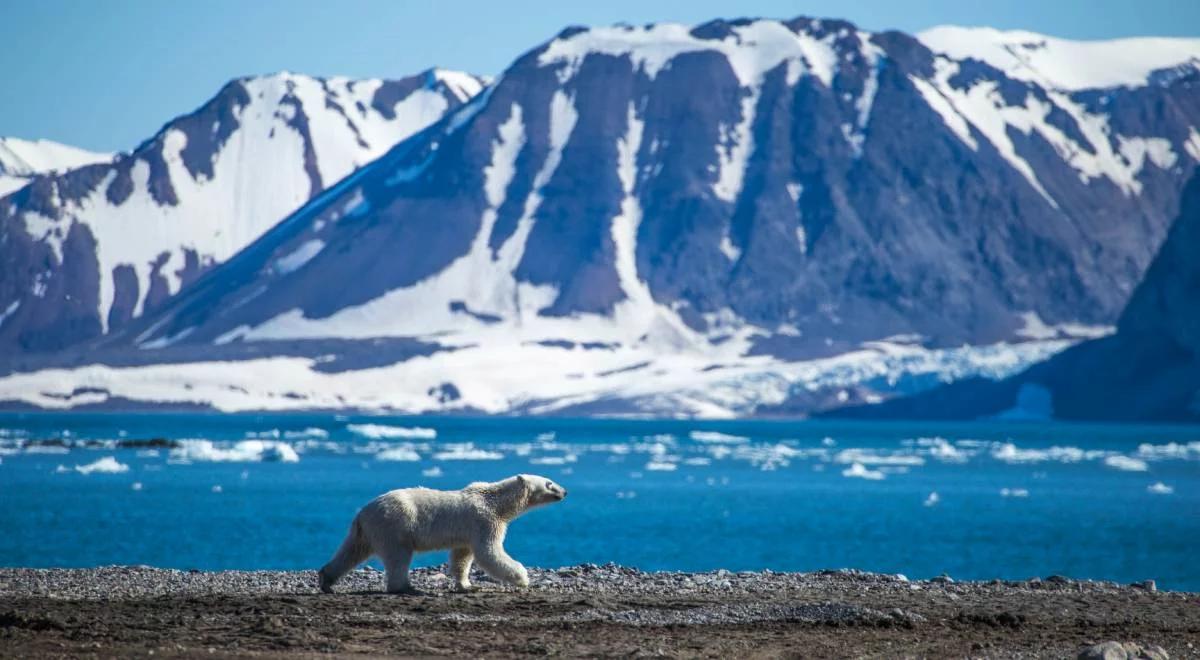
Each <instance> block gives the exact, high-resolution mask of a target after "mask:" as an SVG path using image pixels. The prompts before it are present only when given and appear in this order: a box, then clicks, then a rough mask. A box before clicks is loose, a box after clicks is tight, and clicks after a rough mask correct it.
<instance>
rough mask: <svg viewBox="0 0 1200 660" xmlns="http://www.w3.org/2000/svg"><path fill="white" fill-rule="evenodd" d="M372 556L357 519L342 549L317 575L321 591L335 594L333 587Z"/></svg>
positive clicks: (343, 542)
mask: <svg viewBox="0 0 1200 660" xmlns="http://www.w3.org/2000/svg"><path fill="white" fill-rule="evenodd" d="M370 556H371V544H370V543H369V542H368V541H367V538H366V536H365V535H363V533H362V525H361V524H360V523H359V522H358V519H357V518H355V519H354V522H353V523H351V525H350V532H349V533H348V534H346V539H345V540H344V541H342V545H341V547H339V548H338V551H337V552H336V553H335V554H334V555H333V559H330V560H329V563H328V564H325V565H324V566H322V567H321V570H320V571H318V572H317V575H318V576H320V578H321V583H320V587H321V591H324V592H325V593H327V594H331V593H333V585H334V584H335V583H336V582H337V581H338V580H340V579H342V576H343V575H345V574H346V573H349V572H350V571H352V570H354V567H355V566H358V565H359V564H361V563H363V562H364V561H366V560H367V558H368V557H370Z"/></svg>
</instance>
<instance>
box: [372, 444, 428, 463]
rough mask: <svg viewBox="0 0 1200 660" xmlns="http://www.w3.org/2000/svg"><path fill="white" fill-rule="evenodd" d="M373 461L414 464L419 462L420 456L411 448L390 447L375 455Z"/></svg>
mask: <svg viewBox="0 0 1200 660" xmlns="http://www.w3.org/2000/svg"><path fill="white" fill-rule="evenodd" d="M375 460H377V461H396V462H407V463H414V462H416V461H419V460H421V455H420V454H418V453H417V452H416V451H415V450H414V449H413V448H412V447H391V448H389V449H384V450H383V451H381V452H379V453H378V454H375Z"/></svg>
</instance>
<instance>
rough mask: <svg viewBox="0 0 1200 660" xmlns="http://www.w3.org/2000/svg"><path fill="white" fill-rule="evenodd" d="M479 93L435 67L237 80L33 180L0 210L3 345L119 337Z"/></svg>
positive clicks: (45, 345)
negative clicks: (361, 75) (121, 141)
mask: <svg viewBox="0 0 1200 660" xmlns="http://www.w3.org/2000/svg"><path fill="white" fill-rule="evenodd" d="M481 88H482V84H481V82H480V81H479V80H478V79H476V78H474V77H472V76H469V75H466V74H462V73H457V72H448V71H440V70H433V71H429V72H427V73H424V74H421V75H418V76H413V77H410V78H404V79H401V80H349V79H345V78H330V79H318V78H311V77H307V76H301V75H296V74H291V73H281V74H276V75H269V76H261V77H252V78H243V79H239V80H234V81H232V82H230V83H229V84H227V85H226V86H225V87H224V88H223V89H221V91H220V93H218V94H217V95H216V96H215V97H214V98H213V99H212V100H210V101H209V102H208V103H206V104H205V105H204V106H203V107H201V108H200V109H198V110H197V111H195V112H194V113H192V114H189V115H186V116H183V117H179V118H177V119H175V120H172V121H171V122H170V123H168V124H167V125H166V126H164V127H163V128H162V130H160V131H159V133H158V134H157V135H155V136H154V137H153V138H151V139H150V140H148V141H146V142H145V143H144V144H142V145H141V146H139V147H138V148H137V149H135V150H134V151H133V152H132V153H130V154H122V155H120V156H118V157H117V158H116V159H115V160H111V162H103V163H97V164H94V165H88V166H84V167H78V168H76V169H73V170H70V171H68V172H60V173H57V174H53V175H45V176H38V177H34V178H33V179H32V180H31V182H30V183H29V184H28V185H27V186H25V187H24V188H23V189H21V190H19V191H17V192H14V193H12V194H11V195H10V196H9V197H7V198H6V199H3V200H0V268H2V269H3V270H2V271H0V272H2V273H3V276H2V277H0V309H8V308H10V307H11V308H12V309H11V312H10V313H9V314H7V315H6V316H5V317H4V319H5V320H4V323H3V325H0V350H5V351H30V350H53V349H59V348H61V347H63V346H67V345H70V344H72V343H75V342H78V341H80V340H86V339H89V338H92V337H95V336H98V335H100V334H102V333H105V332H108V331H110V330H111V329H113V328H116V327H120V326H121V325H123V324H125V323H127V322H128V321H129V320H130V319H131V318H135V317H137V316H140V315H141V314H142V313H144V312H146V311H148V310H151V309H153V308H154V307H156V306H157V305H160V304H162V302H163V301H164V300H166V299H168V298H169V297H170V296H172V295H174V294H175V293H176V292H178V291H179V290H180V288H181V287H182V286H183V285H185V284H187V283H188V282H190V281H192V280H194V279H196V277H198V276H199V275H200V274H201V273H203V272H204V271H205V270H207V269H209V268H211V267H212V266H213V265H215V264H217V263H220V262H222V261H224V260H225V259H228V258H229V257H230V256H232V255H233V254H234V253H236V252H237V251H238V250H240V249H242V248H243V247H245V246H246V245H248V244H249V243H250V242H252V241H253V240H254V239H256V238H258V237H259V236H260V235H262V233H263V232H264V231H266V230H267V229H269V228H270V227H271V226H272V225H274V224H275V223H276V222H278V221H279V219H280V218H282V217H283V216H285V215H287V214H288V213H290V212H291V211H293V210H295V209H296V208H297V207H299V206H300V205H301V204H303V203H304V202H305V201H307V200H308V199H310V198H311V197H312V196H314V195H316V194H317V193H319V192H320V191H321V190H323V189H324V188H325V187H326V186H328V185H329V184H331V183H334V182H336V181H337V180H338V179H341V178H342V177H344V176H346V175H347V174H349V173H350V172H352V171H353V170H354V169H356V168H358V167H360V166H362V165H364V164H366V163H369V162H370V161H372V160H374V159H375V158H376V157H378V156H379V155H381V154H383V153H384V152H386V151H387V150H388V149H389V148H391V147H392V146H393V145H394V144H396V143H397V142H399V141H400V140H403V139H404V138H406V137H409V136H410V135H412V134H414V133H416V132H418V131H420V130H421V129H423V128H425V127H426V126H428V125H430V124H432V123H433V122H435V121H437V120H438V119H440V118H441V117H442V116H443V115H444V114H445V113H446V112H448V111H450V110H453V109H455V108H457V107H459V106H460V105H462V104H463V103H464V102H465V101H467V100H469V99H470V98H471V97H472V96H473V95H475V94H477V93H478V92H479V90H480V89H481ZM2 148H3V145H0V149H2ZM0 154H3V151H0ZM98 160H104V159H98ZM23 161H24V162H30V161H29V159H28V158H23Z"/></svg>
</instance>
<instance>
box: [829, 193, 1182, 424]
mask: <svg viewBox="0 0 1200 660" xmlns="http://www.w3.org/2000/svg"><path fill="white" fill-rule="evenodd" d="M1181 206H1182V208H1181V211H1180V215H1179V219H1178V220H1176V222H1175V224H1174V225H1173V226H1172V228H1171V231H1170V233H1169V234H1168V235H1167V239H1166V242H1165V243H1164V244H1163V246H1162V249H1161V250H1160V251H1159V254H1158V256H1157V258H1156V259H1155V260H1154V263H1153V264H1152V265H1151V266H1150V269H1149V270H1148V271H1147V273H1146V278H1145V280H1144V281H1143V282H1142V283H1141V285H1140V286H1138V288H1137V290H1136V291H1135V292H1134V294H1133V297H1132V299H1131V300H1130V301H1129V305H1128V307H1126V308H1125V312H1124V313H1123V314H1122V315H1121V320H1120V323H1119V324H1118V326H1117V332H1116V333H1115V334H1113V335H1111V336H1108V337H1104V338H1101V339H1096V340H1094V341H1088V342H1084V343H1081V344H1079V345H1078V346H1075V347H1073V348H1071V349H1069V350H1067V351H1064V352H1062V353H1061V354H1059V355H1056V356H1054V357H1053V358H1052V359H1050V360H1048V361H1046V362H1045V363H1042V364H1038V365H1036V366H1034V367H1032V368H1030V369H1028V370H1027V371H1024V372H1022V373H1020V374H1018V375H1016V376H1013V377H1011V378H1009V379H1006V380H1002V381H999V382H996V381H990V380H986V379H978V380H969V381H965V382H962V383H956V384H954V385H950V386H947V387H944V388H939V389H936V390H933V391H930V392H927V393H924V394H922V395H918V396H914V397H912V398H908V399H899V400H896V401H892V402H889V403H887V404H883V405H879V406H872V407H866V408H857V407H856V408H853V409H850V410H846V411H838V412H835V413H834V414H835V415H838V416H852V417H862V416H866V417H885V418H936V419H972V418H978V417H1001V418H1031V419H1040V418H1049V417H1055V418H1059V419H1088V420H1113V421H1175V422H1196V421H1200V176H1195V177H1193V178H1192V181H1191V183H1190V184H1189V185H1188V187H1187V188H1186V189H1185V191H1184V195H1183V201H1182V205H1181Z"/></svg>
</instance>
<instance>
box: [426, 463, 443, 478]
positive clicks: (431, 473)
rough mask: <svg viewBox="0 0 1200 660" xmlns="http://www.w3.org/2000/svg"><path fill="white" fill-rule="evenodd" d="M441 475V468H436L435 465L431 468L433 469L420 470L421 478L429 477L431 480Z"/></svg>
mask: <svg viewBox="0 0 1200 660" xmlns="http://www.w3.org/2000/svg"><path fill="white" fill-rule="evenodd" d="M442 474H443V473H442V468H440V467H438V466H436V465H435V466H433V467H431V468H427V469H424V470H421V476H422V477H431V478H432V477H440V476H442Z"/></svg>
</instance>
